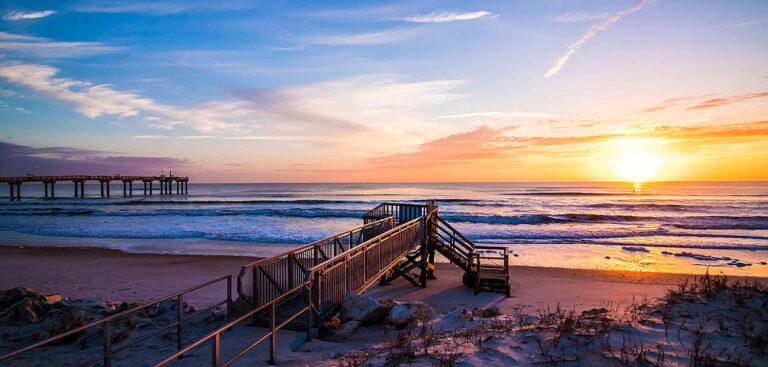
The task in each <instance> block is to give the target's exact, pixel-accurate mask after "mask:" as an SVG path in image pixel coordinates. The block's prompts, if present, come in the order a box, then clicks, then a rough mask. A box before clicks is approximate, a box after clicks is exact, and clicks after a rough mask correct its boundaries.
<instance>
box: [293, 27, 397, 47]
mask: <svg viewBox="0 0 768 367" xmlns="http://www.w3.org/2000/svg"><path fill="white" fill-rule="evenodd" d="M409 33H411V30H406V29H390V30H386V31H381V32H370V33H357V34H339V35H320V36H312V37H308V38H306V39H305V40H306V42H307V43H310V44H315V45H325V46H360V45H379V44H384V43H392V42H397V41H399V40H401V39H403V38H405V37H406V36H407V35H408V34H409Z"/></svg>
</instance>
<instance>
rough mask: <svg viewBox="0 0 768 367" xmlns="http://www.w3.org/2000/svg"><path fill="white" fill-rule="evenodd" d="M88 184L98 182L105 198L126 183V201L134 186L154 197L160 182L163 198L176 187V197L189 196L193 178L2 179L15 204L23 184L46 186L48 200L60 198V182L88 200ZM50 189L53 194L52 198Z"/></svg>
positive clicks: (112, 176) (22, 177)
mask: <svg viewBox="0 0 768 367" xmlns="http://www.w3.org/2000/svg"><path fill="white" fill-rule="evenodd" d="M88 181H93V182H98V183H99V187H100V189H101V197H110V196H112V195H111V190H110V188H111V186H112V185H111V183H112V181H115V182H122V183H123V197H132V196H133V183H134V182H141V183H143V185H144V187H143V194H144V195H152V192H153V187H152V183H153V182H157V183H159V184H160V195H170V194H173V186H174V184H175V186H176V194H188V193H189V177H187V176H174V175H168V176H165V175H160V176H124V175H111V176H94V175H69V176H34V175H26V176H9V177H0V184H2V183H7V184H8V187H9V189H10V194H9V197H10V199H11V200H21V184H23V183H32V182H42V183H43V186H44V192H45V196H44V197H45V198H46V199H53V198H55V197H56V191H55V187H56V183H57V182H72V183H73V184H74V186H75V197H76V198H77V197H80V198H84V197H85V183H86V182H88ZM49 187H50V194H49Z"/></svg>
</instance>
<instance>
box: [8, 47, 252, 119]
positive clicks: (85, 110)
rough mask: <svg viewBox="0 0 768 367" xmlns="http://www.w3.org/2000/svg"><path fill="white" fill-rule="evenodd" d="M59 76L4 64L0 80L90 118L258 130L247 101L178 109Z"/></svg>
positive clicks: (35, 67) (43, 67) (37, 68)
mask: <svg viewBox="0 0 768 367" xmlns="http://www.w3.org/2000/svg"><path fill="white" fill-rule="evenodd" d="M58 73H59V70H58V69H56V68H53V67H51V66H47V65H37V64H24V63H18V62H4V63H0V77H2V78H5V79H7V80H8V81H10V82H11V83H14V84H17V85H20V86H24V87H27V88H30V89H32V90H34V91H36V92H38V93H41V94H43V95H46V96H48V97H50V98H53V99H56V100H61V101H66V102H70V103H72V104H74V105H75V108H76V109H77V110H78V111H79V112H81V113H82V114H84V115H85V116H87V117H89V118H96V117H99V116H102V115H115V116H124V117H130V116H141V115H143V116H145V117H151V118H156V119H157V120H159V121H158V123H163V122H165V123H168V124H171V125H175V124H186V125H189V126H192V127H193V128H195V129H198V130H204V131H205V130H217V129H222V130H227V129H228V130H233V129H234V130H237V129H239V128H241V127H242V126H243V125H244V123H245V122H250V126H254V124H253V121H252V119H253V117H254V113H253V111H252V110H251V109H250V108H249V107H248V105H247V103H246V102H244V101H232V102H219V101H214V102H208V103H205V104H201V105H198V106H194V107H177V106H171V105H166V104H161V103H158V102H155V101H154V100H152V99H150V98H146V97H143V96H141V95H139V94H137V93H134V92H126V91H120V90H117V89H113V88H112V87H111V86H110V85H107V84H93V83H91V82H86V81H80V80H75V79H71V78H63V77H57V74H58ZM249 120H251V121H249Z"/></svg>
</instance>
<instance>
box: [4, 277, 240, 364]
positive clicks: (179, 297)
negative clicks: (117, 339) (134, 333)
mask: <svg viewBox="0 0 768 367" xmlns="http://www.w3.org/2000/svg"><path fill="white" fill-rule="evenodd" d="M224 281H226V286H227V288H226V290H227V298H226V299H225V300H223V301H221V302H218V303H216V304H214V305H212V306H209V307H207V308H204V309H201V310H198V311H195V312H194V313H193V314H191V315H185V314H184V296H185V295H186V294H188V293H191V292H194V291H197V290H200V289H203V288H206V287H210V286H213V285H214V284H218V283H221V282H224ZM231 294H232V276H231V275H226V276H223V277H220V278H216V279H213V280H210V281H208V282H205V283H202V284H198V285H196V286H194V287H191V288H188V289H186V290H183V291H181V292H177V293H174V294H171V295H168V296H165V297H162V298H158V299H155V300H153V301H151V302H149V303H145V304H142V305H140V306H136V307H133V308H130V309H128V310H125V311H122V312H119V313H116V314H114V315H111V316H108V317H105V318H103V319H101V320H98V321H94V322H91V323H89V324H87V325H83V326H81V327H78V328H75V329H72V330H70V331H67V332H65V333H62V334H58V335H55V336H53V337H50V338H48V339H45V340H41V341H39V342H37V343H34V344H32V345H29V346H26V347H24V348H21V349H18V350H15V351H13V352H11V353H8V354H5V355H2V356H0V362H2V361H7V360H11V359H13V358H15V357H19V356H21V355H22V354H24V353H26V352H29V351H31V350H33V349H37V348H40V347H43V346H46V345H51V344H53V343H56V342H59V341H61V340H63V339H65V338H67V337H70V336H73V335H76V334H79V333H82V332H85V331H88V330H90V329H101V334H102V340H103V351H102V353H101V354H100V355H98V356H95V357H92V358H89V359H87V360H85V361H81V362H77V363H76V364H75V365H78V366H90V365H93V364H95V363H97V362H101V363H102V366H104V367H110V366H112V361H113V359H114V356H115V354H117V353H119V352H121V351H124V350H126V349H128V348H130V347H132V346H134V345H136V344H139V343H141V342H143V341H145V340H147V339H150V338H153V337H156V336H158V335H161V334H165V333H168V332H170V331H172V330H174V329H175V330H176V347H177V349H178V350H181V349H182V348H183V347H184V322H185V321H189V320H192V319H195V318H197V317H199V316H200V315H203V314H204V313H206V312H210V311H211V310H212V309H214V308H217V307H220V306H223V305H226V306H227V320H229V318H230V317H231V315H232V296H231ZM166 301H175V302H174V304H175V306H176V321H174V322H171V323H169V324H168V325H165V326H163V327H162V328H160V329H159V330H156V331H155V332H152V333H149V334H147V335H143V336H141V337H139V338H136V339H133V340H130V341H129V342H126V343H122V344H120V345H114V344H113V341H112V326H113V325H115V324H116V323H117V322H118V321H119V320H121V319H124V318H126V317H129V316H130V315H133V314H135V313H138V312H142V311H145V310H146V309H148V308H150V307H152V306H160V305H161V304H162V303H163V302H166ZM65 362H67V361H50V363H51V365H59V364H64V363H65Z"/></svg>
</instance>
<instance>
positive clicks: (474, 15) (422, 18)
mask: <svg viewBox="0 0 768 367" xmlns="http://www.w3.org/2000/svg"><path fill="white" fill-rule="evenodd" d="M495 17H498V15H497V14H493V13H491V12H489V11H485V10H480V11H473V12H465V13H457V12H442V13H438V12H433V13H429V14H425V15H413V16H410V17H405V18H403V20H405V21H407V22H411V23H450V22H457V21H465V20H477V19H484V18H495Z"/></svg>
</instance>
